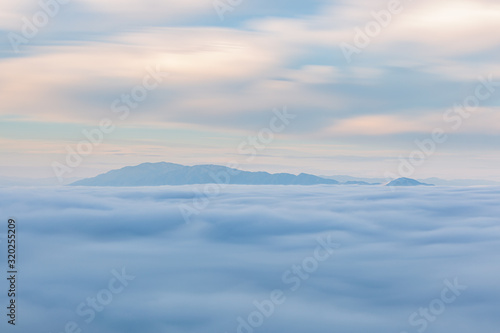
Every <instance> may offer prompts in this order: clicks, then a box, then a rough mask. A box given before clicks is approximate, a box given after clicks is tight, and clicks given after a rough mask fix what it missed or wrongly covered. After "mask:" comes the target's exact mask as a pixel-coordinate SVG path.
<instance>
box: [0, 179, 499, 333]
mask: <svg viewBox="0 0 500 333" xmlns="http://www.w3.org/2000/svg"><path fill="white" fill-rule="evenodd" d="M499 194H500V189H499V188H467V189H465V188H454V189H449V188H437V187H436V188H411V189H398V190H397V191H396V192H391V190H390V189H389V188H384V187H376V188H374V187H341V188H339V187H328V186H315V187H293V186H291V187H276V186H231V187H229V188H227V189H226V190H225V191H223V193H222V194H221V195H220V196H218V197H215V198H212V200H211V201H210V204H209V206H208V207H207V208H206V209H205V210H203V212H202V214H200V215H198V217H197V218H196V219H195V220H193V223H192V224H190V225H186V224H185V223H184V221H183V220H182V217H181V215H180V213H179V210H178V205H179V204H181V203H190V202H192V200H193V199H194V198H196V197H198V198H200V199H201V198H202V196H201V195H196V194H194V192H193V188H192V187H183V186H181V187H158V188H129V189H126V188H123V189H119V190H118V189H112V188H52V189H40V188H28V189H21V188H1V189H0V208H1V210H2V211H3V212H5V214H8V215H9V216H14V217H16V218H17V221H18V224H19V237H20V240H21V241H20V247H19V251H22V253H23V255H22V256H21V258H22V259H21V261H20V263H21V264H22V272H23V275H22V276H23V283H22V285H21V284H20V285H19V287H20V288H21V290H22V291H23V292H22V293H20V294H19V304H22V305H23V306H22V307H21V308H20V309H22V310H23V318H24V319H23V320H20V321H19V326H20V329H22V330H23V331H27V332H29V331H36V330H40V329H42V330H45V331H53V332H58V331H61V330H63V329H64V325H65V324H66V322H67V321H70V320H74V321H76V322H77V323H78V324H79V325H81V326H82V328H85V329H86V330H88V331H106V332H110V333H118V332H123V331H124V330H125V327H128V329H130V328H131V327H139V328H140V330H141V332H144V333H149V332H158V331H161V330H162V329H166V328H168V329H170V330H173V331H175V332H181V333H182V332H207V331H211V332H236V326H237V322H236V318H237V316H246V315H248V314H249V313H250V312H251V311H253V309H254V308H253V305H252V302H253V301H254V300H259V301H261V300H262V299H264V298H265V297H266V296H268V295H269V293H270V291H272V290H273V289H277V288H280V289H284V290H288V289H289V287H290V285H289V284H286V283H284V282H283V281H282V280H281V276H282V273H283V272H284V271H285V270H287V269H289V268H290V267H291V265H293V264H296V263H301V261H302V260H303V259H304V258H306V257H307V256H310V255H311V254H312V252H313V251H314V249H315V246H316V238H317V237H318V236H321V235H322V236H326V235H332V239H333V240H334V241H335V242H337V243H340V244H341V247H340V248H339V249H337V250H335V254H334V255H333V256H332V257H331V258H330V259H329V260H327V261H325V262H323V263H320V265H319V268H318V270H317V271H316V272H314V273H313V274H311V277H310V278H309V279H307V280H306V281H304V282H303V283H302V286H301V287H300V289H299V290H298V291H297V292H295V293H288V294H287V301H286V302H285V303H284V304H283V305H282V306H280V308H279V309H278V310H277V311H276V313H275V314H274V315H273V316H271V317H270V318H269V319H266V323H265V324H264V326H263V329H266V330H272V331H276V332H284V331H286V332H292V333H298V332H303V331H304V330H305V329H306V327H307V329H309V330H313V331H327V330H328V329H332V328H336V329H338V330H341V331H345V332H367V331H377V332H400V331H403V330H407V331H410V330H414V329H415V327H411V326H410V325H409V323H408V316H409V315H410V314H411V313H412V312H414V311H418V309H419V307H424V306H428V304H429V302H430V301H431V300H432V299H434V298H436V297H439V296H440V292H441V290H442V288H443V285H442V282H443V280H444V279H453V278H455V277H458V279H459V281H460V282H461V283H462V284H466V285H467V286H469V289H468V290H467V291H466V292H464V294H463V295H462V296H460V298H459V299H458V300H457V301H456V302H455V303H453V304H450V305H447V309H446V314H445V315H443V316H440V317H439V318H438V319H437V320H436V321H435V322H433V323H431V324H430V325H431V326H432V327H433V329H441V328H442V327H445V328H446V330H452V331H453V332H457V333H466V332H467V333H468V332H470V331H471V329H472V328H474V327H477V313H480V314H481V325H482V328H483V330H484V331H487V332H489V331H493V330H494V329H496V327H497V316H496V309H497V301H496V300H497V299H498V297H499V296H500V289H499V288H498V283H497V273H496V270H495V265H492V264H491V263H492V262H497V261H498V259H500V258H499V255H498V253H499V250H500V243H499V241H498V234H499V232H500V228H499V226H498V215H499V214H500V208H499V206H498V204H497V200H496V198H498V196H499ZM5 218H7V216H5ZM122 266H126V267H127V272H128V273H129V274H132V275H135V276H136V279H135V280H134V281H132V282H131V283H130V286H129V287H128V288H127V289H126V290H125V291H124V292H123V293H121V294H119V295H117V296H116V297H115V298H114V300H113V301H112V303H111V304H109V305H108V306H106V309H105V311H103V312H99V313H97V319H96V320H95V321H94V322H93V323H91V324H90V325H88V326H87V324H85V323H84V322H83V320H82V318H81V317H79V316H77V315H76V314H75V313H74V309H76V307H77V306H78V304H79V303H80V302H84V301H85V300H86V298H87V297H92V296H94V297H95V295H96V293H97V292H98V291H99V290H100V289H102V288H105V287H106V286H107V283H108V281H109V278H110V271H111V270H112V269H120V268H121V267H122ZM213 304H217V306H213ZM130 314H134V316H131V315H130ZM0 325H6V324H5V322H2V323H1V324H0ZM443 330H444V329H443Z"/></svg>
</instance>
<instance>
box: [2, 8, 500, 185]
mask: <svg viewBox="0 0 500 333" xmlns="http://www.w3.org/2000/svg"><path fill="white" fill-rule="evenodd" d="M499 28H500V4H499V3H498V1H496V0H442V1H433V0H419V1H410V0H406V1H397V0H394V1H379V0H375V1H374V0H349V1H347V0H314V1H307V2H304V1H290V0H288V1H282V0H276V1H263V0H252V1H250V0H242V1H230V2H228V1H223V0H220V1H212V0H198V1H195V0H184V1H171V0H161V1H160V0H144V1H133V0H126V1H123V0H122V1H117V0H109V1H96V0H81V1H63V0H61V1H59V2H56V1H55V0H44V1H41V2H38V1H31V0H29V1H28V0H20V1H15V2H12V1H2V2H1V3H0V73H2V74H1V75H0V175H1V176H4V177H24V178H54V179H57V177H56V175H57V174H58V173H59V174H60V175H61V176H62V177H64V178H74V177H89V176H95V175H97V174H99V173H102V172H104V171H108V170H110V169H116V168H120V167H123V166H126V165H136V164H140V163H143V162H160V161H166V162H172V163H180V164H185V165H195V164H220V165H226V164H228V163H231V162H234V161H236V162H237V163H238V165H239V166H240V168H241V169H245V170H250V171H256V170H265V171H269V172H291V173H300V172H308V173H313V174H318V175H338V174H349V175H352V176H360V177H386V176H387V174H392V175H399V176H411V177H415V178H424V177H441V178H447V179H453V178H483V179H491V180H500V171H499V168H498V165H499V162H500V158H499V155H498V146H499V143H500V137H499V134H498V133H499V129H500V113H499V111H500V98H499V97H500V92H499V90H500V64H499V63H498V56H499V54H500V35H499V34H498V33H497V32H498V30H499ZM464 104H465V107H461V105H464ZM278 114H279V115H281V118H280V117H279V116H278ZM283 114H285V115H288V118H286V117H285V118H284V119H283ZM276 117H278V119H277V120H276V119H275V118H276ZM103 124H104V125H103ZM85 133H87V134H85ZM89 133H90V134H89ZM92 140H93V141H92ZM75 155H78V156H75ZM408 165H410V166H408ZM407 169H409V171H408V170H407Z"/></svg>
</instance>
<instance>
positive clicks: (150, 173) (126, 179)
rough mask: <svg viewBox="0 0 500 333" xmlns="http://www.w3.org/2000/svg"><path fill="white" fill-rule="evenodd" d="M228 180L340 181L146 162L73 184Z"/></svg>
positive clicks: (277, 182)
mask: <svg viewBox="0 0 500 333" xmlns="http://www.w3.org/2000/svg"><path fill="white" fill-rule="evenodd" d="M212 183H227V184H241V185H318V184H338V183H339V182H337V181H336V180H333V179H324V178H321V177H317V176H314V175H309V174H305V173H301V174H300V175H298V176H296V175H292V174H289V173H278V174H270V173H267V172H249V171H241V170H237V169H231V168H227V167H224V166H219V165H195V166H184V165H180V164H173V163H166V162H160V163H144V164H140V165H137V166H129V167H125V168H122V169H118V170H112V171H109V172H107V173H104V174H101V175H99V176H96V177H94V178H87V179H82V180H79V181H77V182H75V183H73V184H71V185H73V186H161V185H191V184H212Z"/></svg>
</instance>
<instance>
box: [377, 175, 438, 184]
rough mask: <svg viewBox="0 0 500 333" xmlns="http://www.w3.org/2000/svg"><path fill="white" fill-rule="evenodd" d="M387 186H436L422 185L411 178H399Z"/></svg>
mask: <svg viewBox="0 0 500 333" xmlns="http://www.w3.org/2000/svg"><path fill="white" fill-rule="evenodd" d="M386 186H434V185H433V184H426V183H421V182H419V181H418V180H415V179H411V178H404V177H403V178H398V179H394V180H393V181H391V182H389V183H388V184H387V185H386Z"/></svg>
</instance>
